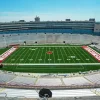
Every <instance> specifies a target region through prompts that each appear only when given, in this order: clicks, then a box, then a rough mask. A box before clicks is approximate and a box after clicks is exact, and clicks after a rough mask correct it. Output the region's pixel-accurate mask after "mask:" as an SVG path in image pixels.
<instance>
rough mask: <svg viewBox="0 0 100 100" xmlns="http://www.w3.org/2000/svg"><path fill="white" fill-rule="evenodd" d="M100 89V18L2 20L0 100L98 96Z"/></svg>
mask: <svg viewBox="0 0 100 100" xmlns="http://www.w3.org/2000/svg"><path fill="white" fill-rule="evenodd" d="M99 87H100V22H96V21H95V19H93V18H90V19H89V20H87V21H72V20H70V19H66V20H65V21H40V18H39V17H36V18H35V21H34V22H32V21H31V22H26V21H25V20H20V21H18V22H6V23H4V22H3V23H2V22H1V23H0V97H1V99H0V100H5V99H3V97H5V98H6V95H7V96H8V97H7V99H6V100H10V99H12V98H13V99H12V100H31V99H28V98H34V99H32V100H37V99H36V98H38V93H39V95H40V93H41V91H42V90H41V91H40V92H39V90H40V89H42V88H47V89H50V90H52V93H53V100H58V98H57V97H59V100H91V99H93V100H99V99H100V98H99V97H98V96H100V88H99ZM20 89H21V90H20ZM24 89H25V90H24ZM28 89H29V90H28ZM31 89H33V90H31ZM58 90H59V91H58ZM11 91H13V93H11ZM43 91H45V92H46V95H45V96H43V98H44V97H46V98H49V97H52V94H50V93H51V92H50V91H49V90H48V91H49V92H48V91H46V90H43ZM43 91H42V93H44V92H43ZM60 91H61V93H62V95H61V94H60ZM5 93H6V94H5ZM20 93H21V94H22V95H21V96H22V97H21V98H20V97H18V96H19V95H20ZM28 93H29V94H28ZM31 93H32V94H31ZM75 93H76V94H75ZM41 95H43V94H41ZM41 95H40V97H41ZM60 95H61V96H60ZM62 97H63V98H62ZM66 97H68V98H66ZM19 98H20V99H19ZM46 98H44V100H46ZM51 100H52V99H51Z"/></svg>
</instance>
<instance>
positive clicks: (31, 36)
mask: <svg viewBox="0 0 100 100" xmlns="http://www.w3.org/2000/svg"><path fill="white" fill-rule="evenodd" d="M99 40H100V37H99V36H93V35H88V34H70V33H64V34H62V33H55V34H54V33H47V34H45V33H27V34H26V33H23V34H20V33H14V34H3V35H2V34H0V47H5V46H8V45H12V44H24V41H26V44H28V45H31V44H34V43H35V42H36V41H37V43H38V44H45V43H48V44H50V43H56V44H57V43H60V44H62V43H63V41H65V43H67V44H90V43H91V42H95V43H100V41H99Z"/></svg>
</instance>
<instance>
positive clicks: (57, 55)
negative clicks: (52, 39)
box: [56, 49, 60, 63]
mask: <svg viewBox="0 0 100 100" xmlns="http://www.w3.org/2000/svg"><path fill="white" fill-rule="evenodd" d="M56 50H57V49H56ZM57 56H58V59H59V54H58V50H57ZM59 63H60V60H59Z"/></svg>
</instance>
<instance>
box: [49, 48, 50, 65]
mask: <svg viewBox="0 0 100 100" xmlns="http://www.w3.org/2000/svg"><path fill="white" fill-rule="evenodd" d="M49 51H50V47H49ZM49 59H50V54H49ZM49 63H50V60H49Z"/></svg>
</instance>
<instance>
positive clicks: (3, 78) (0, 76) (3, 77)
mask: <svg viewBox="0 0 100 100" xmlns="http://www.w3.org/2000/svg"><path fill="white" fill-rule="evenodd" d="M15 77H16V76H15V75H13V74H5V73H0V84H6V83H7V82H9V81H11V80H12V79H14V78H15Z"/></svg>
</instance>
